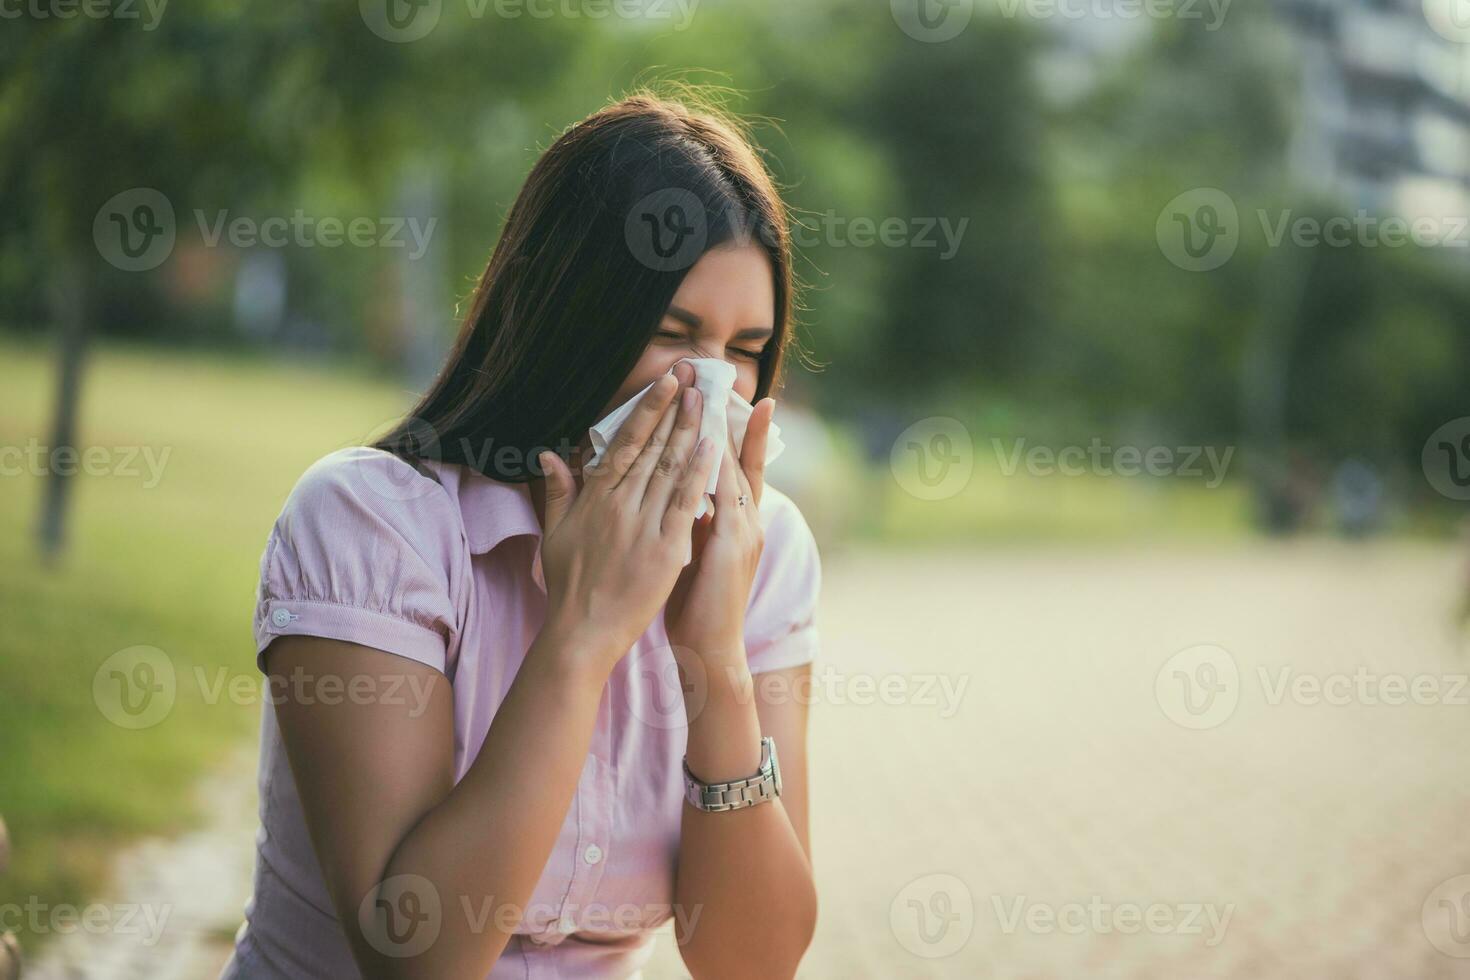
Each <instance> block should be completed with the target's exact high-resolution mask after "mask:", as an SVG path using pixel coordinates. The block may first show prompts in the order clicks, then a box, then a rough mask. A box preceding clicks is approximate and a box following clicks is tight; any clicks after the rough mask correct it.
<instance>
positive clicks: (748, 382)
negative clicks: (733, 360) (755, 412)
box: [735, 361, 761, 402]
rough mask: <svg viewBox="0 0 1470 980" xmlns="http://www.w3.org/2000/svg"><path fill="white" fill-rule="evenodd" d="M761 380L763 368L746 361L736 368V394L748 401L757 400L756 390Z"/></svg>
mask: <svg viewBox="0 0 1470 980" xmlns="http://www.w3.org/2000/svg"><path fill="white" fill-rule="evenodd" d="M760 380H761V367H760V365H759V364H756V363H755V362H753V361H744V362H743V363H740V364H737V365H736V366H735V394H737V395H739V396H740V397H741V398H744V399H745V400H746V401H748V402H749V401H754V400H755V388H756V385H757V384H759V383H760Z"/></svg>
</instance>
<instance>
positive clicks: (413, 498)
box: [254, 447, 463, 673]
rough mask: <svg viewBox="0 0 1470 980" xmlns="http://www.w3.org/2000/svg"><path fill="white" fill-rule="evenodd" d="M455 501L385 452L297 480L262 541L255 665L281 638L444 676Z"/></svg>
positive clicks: (338, 455)
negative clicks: (362, 652)
mask: <svg viewBox="0 0 1470 980" xmlns="http://www.w3.org/2000/svg"><path fill="white" fill-rule="evenodd" d="M456 515H457V509H456V506H455V504H454V502H453V501H452V500H451V498H450V497H449V495H448V494H447V493H446V492H445V490H444V488H443V487H441V486H440V485H439V484H438V483H437V482H435V481H434V480H433V479H432V478H430V477H428V476H425V475H424V474H422V473H420V472H419V471H418V470H416V469H414V468H413V467H412V466H410V465H409V464H408V463H406V462H405V461H403V460H401V459H399V458H398V457H396V456H393V455H391V454H389V453H385V452H382V451H380V450H376V449H368V448H365V447H353V448H350V449H343V450H339V451H337V452H335V453H331V454H329V455H327V456H325V457H323V458H322V459H320V460H318V461H317V462H316V463H314V464H313V465H312V466H311V467H310V468H309V469H308V470H307V471H306V472H305V473H304V474H303V475H302V476H301V479H300V480H299V481H297V483H296V486H295V488H294V489H292V491H291V493H290V495H289V496H288V497H287V499H286V503H285V506H284V507H283V508H282V510H281V514H280V517H278V518H277V519H276V523H275V526H274V527H273V528H272V529H271V533H270V536H269V538H268V539H267V541H266V546H265V552H264V554H263V555H262V556H261V562H260V586H259V590H258V592H257V601H256V608H255V618H254V631H255V646H256V665H257V666H258V667H259V668H260V669H261V670H262V671H264V670H265V651H266V648H267V647H269V646H270V644H271V641H272V640H274V639H275V638H276V637H278V636H303V635H304V636H320V637H325V638H327V639H333V640H343V641H346V642H350V643H357V644H361V645H363V646H368V647H373V648H375V649H378V650H383V651H386V652H388V653H392V654H397V655H398V656H401V657H407V658H408V659H410V660H416V661H418V662H419V663H422V664H426V665H428V666H430V667H433V668H434V669H435V670H438V671H440V672H441V673H443V672H445V670H446V664H447V661H448V658H449V651H450V650H452V649H453V648H454V646H453V641H454V639H455V637H456V635H457V632H458V623H459V616H458V615H457V612H456V610H457V608H458V602H457V600H456V583H457V582H458V581H459V580H460V579H461V578H462V575H461V574H459V573H458V572H457V568H458V567H459V566H460V557H459V553H460V551H461V550H462V545H463V535H462V528H461V525H460V523H459V522H458V520H457V519H456Z"/></svg>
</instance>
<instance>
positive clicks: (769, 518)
mask: <svg viewBox="0 0 1470 980" xmlns="http://www.w3.org/2000/svg"><path fill="white" fill-rule="evenodd" d="M761 516H762V518H763V519H764V522H765V547H764V549H763V550H762V552H761V561H760V567H759V568H758V569H757V570H756V578H755V583H754V584H753V585H752V587H751V596H750V605H749V606H748V607H747V609H746V614H745V654H746V661H747V663H748V664H749V665H750V672H751V673H752V674H762V673H766V672H768V671H773V670H781V669H783V668H786V667H796V666H799V665H801V664H807V663H811V662H812V661H813V660H814V659H815V658H816V656H817V649H818V642H817V600H818V598H819V596H820V594H821V591H822V562H821V557H820V555H819V554H818V552H817V542H816V539H815V538H814V537H812V532H811V528H810V527H808V526H807V523H806V518H804V517H802V515H801V511H800V510H798V509H797V506H796V504H795V503H793V502H792V500H791V498H790V497H787V496H786V495H785V494H783V493H781V492H780V491H779V490H776V489H774V488H772V487H766V489H765V492H764V494H763V496H762V498H761Z"/></svg>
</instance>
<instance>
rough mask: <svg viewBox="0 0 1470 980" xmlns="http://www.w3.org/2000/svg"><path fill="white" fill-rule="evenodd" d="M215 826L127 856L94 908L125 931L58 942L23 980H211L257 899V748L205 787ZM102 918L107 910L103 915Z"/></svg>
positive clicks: (82, 933)
mask: <svg viewBox="0 0 1470 980" xmlns="http://www.w3.org/2000/svg"><path fill="white" fill-rule="evenodd" d="M199 799H200V806H201V807H202V808H203V812H204V815H205V824H204V826H202V827H201V828H200V829H199V830H197V831H195V832H193V833H189V834H186V835H184V836H183V837H180V838H177V839H175V840H164V839H149V840H144V841H141V842H139V843H137V844H135V845H133V846H132V847H130V848H128V849H127V850H126V851H125V852H123V854H122V855H121V856H120V857H119V858H118V861H117V865H116V868H115V871H114V874H113V880H114V886H113V888H112V890H111V892H110V894H108V895H106V896H103V897H101V898H100V899H99V900H98V903H97V904H96V905H95V906H93V907H94V908H96V909H99V910H105V911H106V914H108V915H111V916H113V917H114V918H113V919H112V921H113V922H114V923H115V924H116V928H113V929H107V930H97V931H88V930H87V929H84V928H79V929H77V930H76V931H74V932H70V933H68V934H66V935H63V936H58V937H56V938H55V941H54V942H52V943H51V944H50V945H49V946H48V947H47V948H46V950H45V952H44V954H43V955H41V956H39V957H38V958H37V959H36V960H35V961H34V962H28V963H27V964H26V966H25V971H24V973H23V974H22V977H23V980H210V978H214V977H217V976H219V972H220V969H221V968H222V967H223V966H224V964H225V961H226V960H227V959H228V958H229V955H230V949H231V945H232V943H233V939H234V932H235V929H236V928H237V927H238V926H239V924H240V917H241V911H242V909H244V907H245V900H246V899H247V898H248V897H249V895H250V874H251V861H252V859H253V856H254V839H255V838H254V835H255V828H256V794H255V752H254V751H253V748H252V749H251V750H249V751H245V750H242V751H241V753H240V754H239V755H238V756H236V757H235V758H232V759H230V760H228V762H227V763H226V764H225V765H224V766H223V767H222V768H221V769H220V770H219V771H218V772H217V773H215V774H213V775H212V776H210V778H208V779H207V780H205V781H204V782H203V783H202V784H201V785H200V787H199ZM99 914H101V913H100V912H99Z"/></svg>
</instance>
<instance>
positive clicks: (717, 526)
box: [664, 398, 776, 671]
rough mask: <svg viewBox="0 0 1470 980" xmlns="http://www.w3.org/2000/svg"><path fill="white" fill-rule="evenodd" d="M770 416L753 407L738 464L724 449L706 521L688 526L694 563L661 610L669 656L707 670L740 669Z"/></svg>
mask: <svg viewBox="0 0 1470 980" xmlns="http://www.w3.org/2000/svg"><path fill="white" fill-rule="evenodd" d="M775 410H776V403H775V402H774V401H773V400H772V399H770V398H762V399H761V400H760V402H759V403H758V404H757V405H756V406H755V410H754V411H753V412H752V413H751V416H750V422H749V423H748V424H747V426H746V429H745V444H744V445H743V446H742V447H741V450H740V460H739V462H738V463H737V462H736V460H735V458H734V456H732V455H731V454H730V451H729V449H728V447H727V448H726V449H725V450H724V459H723V461H722V465H721V466H720V476H719V485H718V487H717V489H716V491H715V513H714V517H713V519H710V518H708V517H706V518H704V519H702V520H700V522H699V523H698V525H696V526H695V528H694V560H693V561H692V562H690V563H689V565H688V566H687V567H686V568H685V569H684V570H683V572H682V573H681V574H680V575H679V579H678V582H677V583H676V584H675V585H674V589H673V592H672V593H671V594H670V595H669V601H668V604H667V605H666V606H665V607H664V627H665V629H666V631H667V632H668V635H669V643H670V644H672V645H673V647H674V652H675V657H676V658H680V659H682V658H687V657H688V656H689V654H690V652H691V651H692V652H693V653H694V654H695V655H697V656H698V657H699V658H700V660H701V661H702V662H703V666H704V667H705V669H706V670H707V671H709V670H714V669H721V668H723V667H726V666H733V667H736V668H740V667H744V665H745V664H744V654H745V639H744V638H745V607H746V606H747V605H748V604H749V602H750V587H751V583H752V582H754V581H755V572H756V567H757V566H758V565H759V564H760V558H761V548H762V545H763V543H764V531H763V530H762V528H761V522H760V510H759V508H760V500H761V491H762V490H763V489H764V487H765V469H766V463H765V460H766V437H767V434H768V433H769V432H770V428H771V416H772V414H773V413H774V412H775ZM741 497H744V498H745V501H746V502H745V503H744V504H741V503H740V498H741Z"/></svg>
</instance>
